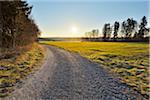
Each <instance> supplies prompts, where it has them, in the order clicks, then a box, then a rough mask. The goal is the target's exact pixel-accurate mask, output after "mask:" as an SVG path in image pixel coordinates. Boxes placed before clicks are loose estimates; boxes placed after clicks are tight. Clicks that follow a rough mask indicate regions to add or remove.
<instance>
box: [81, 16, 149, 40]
mask: <svg viewBox="0 0 150 100" xmlns="http://www.w3.org/2000/svg"><path fill="white" fill-rule="evenodd" d="M147 24H148V22H147V18H146V17H145V16H143V18H142V19H141V22H140V23H138V22H137V21H136V20H134V19H133V18H128V19H127V20H125V21H123V22H122V23H119V22H118V21H115V22H114V25H111V24H110V23H106V24H104V26H103V30H102V35H103V36H102V37H100V36H99V30H98V29H93V30H92V31H91V32H86V33H85V37H84V38H82V39H83V40H89V41H149V32H150V28H148V27H147Z"/></svg>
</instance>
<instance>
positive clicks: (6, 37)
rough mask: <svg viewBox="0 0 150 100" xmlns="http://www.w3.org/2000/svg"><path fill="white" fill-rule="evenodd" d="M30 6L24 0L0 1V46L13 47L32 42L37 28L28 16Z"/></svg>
mask: <svg viewBox="0 0 150 100" xmlns="http://www.w3.org/2000/svg"><path fill="white" fill-rule="evenodd" d="M31 10H32V6H29V5H28V3H27V2H26V1H21V0H14V1H0V47H1V48H15V47H17V46H24V45H28V44H30V43H33V42H34V41H35V40H36V39H37V36H38V35H39V29H38V27H37V25H36V24H35V22H34V21H33V19H31V18H30V14H31Z"/></svg>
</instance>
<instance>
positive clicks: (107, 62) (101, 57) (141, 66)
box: [41, 41, 150, 95]
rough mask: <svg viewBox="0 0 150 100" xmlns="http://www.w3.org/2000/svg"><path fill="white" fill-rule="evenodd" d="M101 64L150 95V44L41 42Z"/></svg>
mask: <svg viewBox="0 0 150 100" xmlns="http://www.w3.org/2000/svg"><path fill="white" fill-rule="evenodd" d="M41 43H44V44H49V45H54V46H57V47H60V48H63V49H66V50H68V51H71V52H77V53H79V54H80V55H82V56H84V57H86V58H88V59H90V60H93V61H95V62H98V63H100V64H101V65H102V66H103V67H104V68H106V69H107V70H109V71H110V72H112V73H115V74H116V75H117V76H119V77H120V78H121V79H122V82H124V83H127V84H128V85H129V86H131V87H132V88H133V89H135V90H137V91H138V92H140V93H141V94H143V95H148V94H149V93H150V87H149V44H148V43H127V42H48V41H45V42H41Z"/></svg>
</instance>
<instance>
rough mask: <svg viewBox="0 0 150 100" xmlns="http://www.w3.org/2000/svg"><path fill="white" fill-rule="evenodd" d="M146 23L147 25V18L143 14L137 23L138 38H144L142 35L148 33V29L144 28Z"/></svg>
mask: <svg viewBox="0 0 150 100" xmlns="http://www.w3.org/2000/svg"><path fill="white" fill-rule="evenodd" d="M146 25H147V19H146V17H145V16H144V17H143V18H142V20H141V23H140V25H139V28H140V29H139V31H138V34H137V37H138V38H139V39H143V38H144V35H146V33H147V34H148V32H149V29H148V28H146Z"/></svg>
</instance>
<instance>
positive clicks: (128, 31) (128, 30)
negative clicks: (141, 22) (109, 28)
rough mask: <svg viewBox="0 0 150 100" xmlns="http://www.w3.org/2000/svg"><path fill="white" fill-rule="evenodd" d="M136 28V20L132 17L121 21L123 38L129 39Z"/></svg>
mask: <svg viewBox="0 0 150 100" xmlns="http://www.w3.org/2000/svg"><path fill="white" fill-rule="evenodd" d="M136 29H137V21H135V20H133V18H128V19H127V21H123V22H122V30H121V32H123V33H124V37H125V39H130V38H131V37H132V35H133V33H135V31H136Z"/></svg>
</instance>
